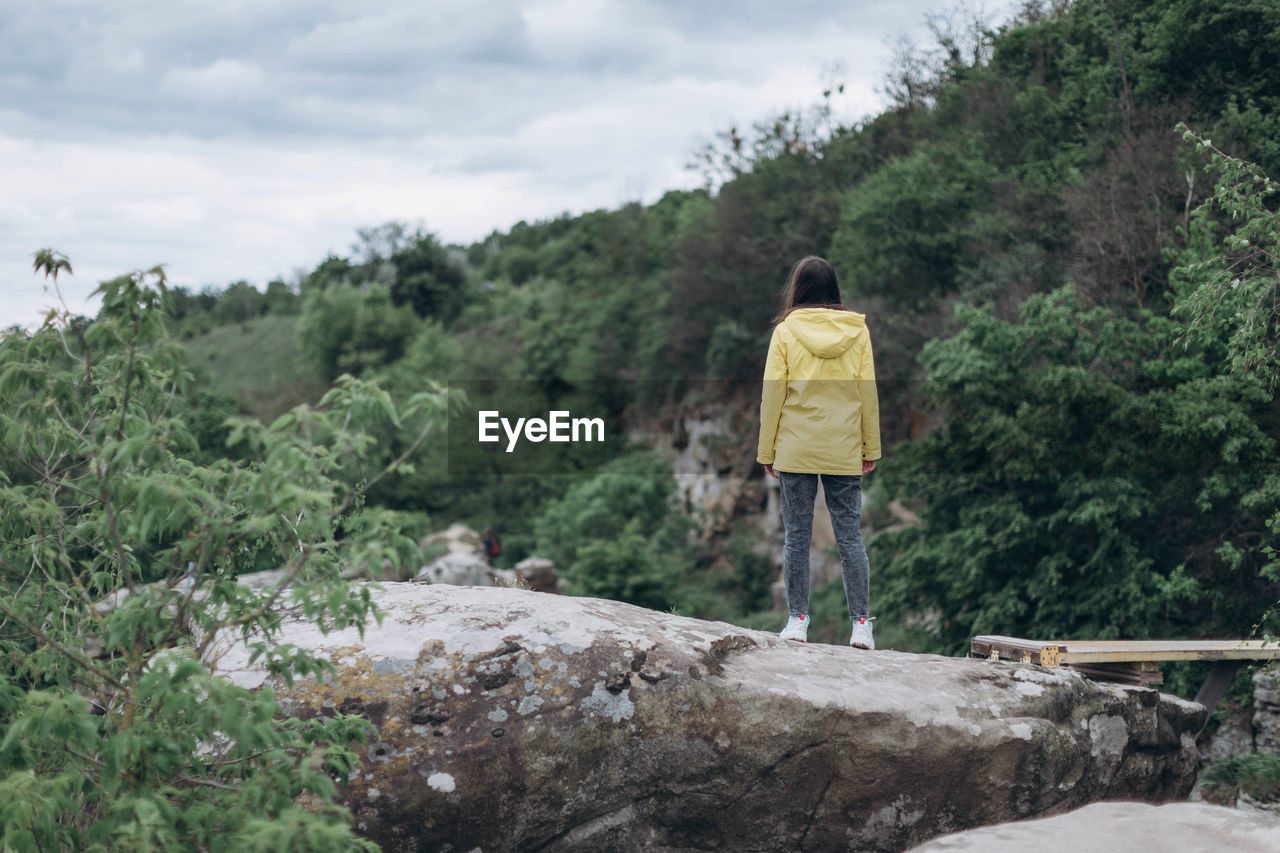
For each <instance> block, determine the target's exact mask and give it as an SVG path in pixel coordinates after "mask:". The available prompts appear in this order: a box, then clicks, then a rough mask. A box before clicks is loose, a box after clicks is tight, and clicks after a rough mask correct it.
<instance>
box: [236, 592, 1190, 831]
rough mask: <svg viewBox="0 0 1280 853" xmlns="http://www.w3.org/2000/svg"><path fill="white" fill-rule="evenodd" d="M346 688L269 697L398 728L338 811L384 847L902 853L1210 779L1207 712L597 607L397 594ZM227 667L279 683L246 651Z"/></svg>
mask: <svg viewBox="0 0 1280 853" xmlns="http://www.w3.org/2000/svg"><path fill="white" fill-rule="evenodd" d="M374 598H375V600H376V601H377V603H378V605H379V606H380V607H381V608H382V609H383V611H384V612H385V613H386V617H385V619H384V620H383V622H382V624H381V625H380V626H375V625H370V626H369V627H368V628H367V629H366V631H365V634H364V637H363V639H361V638H360V637H359V636H358V635H357V634H356V632H355V631H354V630H352V631H344V632H337V633H333V634H329V635H327V636H325V635H321V634H320V633H319V632H318V631H317V630H316V629H315V628H314V627H313V626H312V625H310V624H309V623H307V622H305V621H303V620H301V619H300V618H297V617H294V616H288V617H286V622H285V629H284V636H283V637H282V640H283V641H285V642H290V643H297V644H299V645H301V646H304V647H308V648H312V649H319V650H322V651H324V652H326V653H328V654H329V655H330V656H331V658H332V660H333V662H334V663H335V664H336V666H337V669H338V677H337V678H336V680H331V681H329V682H327V683H325V684H323V685H317V684H315V683H314V682H306V683H301V684H296V685H295V686H294V688H293V689H292V690H291V691H286V690H284V688H283V686H282V685H275V687H276V689H277V690H278V691H280V692H281V693H282V694H283V695H284V696H285V698H286V701H287V702H288V703H290V707H291V708H292V710H293V712H294V713H296V714H298V715H299V716H302V717H307V716H310V715H316V714H321V715H325V714H332V713H334V712H335V711H336V710H341V711H343V712H345V713H357V714H361V715H363V716H365V717H367V718H368V719H369V720H370V721H371V722H372V723H373V724H374V725H375V726H376V727H377V729H378V736H377V739H376V740H375V741H374V742H373V743H371V744H369V746H368V752H367V755H368V760H367V762H366V763H365V765H364V767H363V769H362V770H361V771H360V772H359V775H358V776H356V778H354V779H353V780H352V782H351V784H350V785H349V786H348V787H347V789H346V790H345V792H344V797H345V799H346V801H347V802H348V803H349V804H350V805H351V807H352V808H353V809H354V811H355V814H356V816H357V821H358V824H359V829H360V831H361V832H363V833H365V834H366V835H367V836H369V837H370V838H372V839H374V840H376V841H378V842H379V843H380V844H382V845H383V849H385V850H387V851H389V853H391V851H428V850H431V851H437V850H438V851H448V850H453V851H469V850H473V849H476V848H479V849H482V850H484V851H486V852H487V853H488V851H500V850H527V849H547V850H561V851H593V853H594V851H599V850H605V849H642V848H659V849H660V848H678V849H688V848H696V849H750V850H793V849H812V850H837V849H856V850H885V851H889V850H892V851H898V850H902V849H904V848H905V847H908V846H910V845H912V844H918V843H920V842H923V841H925V840H927V839H929V838H932V837H934V836H937V835H940V834H942V833H946V832H952V831H955V830H960V829H964V828H967V827H973V826H979V825H985V824H991V823H998V822H1001V821H1008V820H1013V819H1017V818H1024V817H1031V816H1036V815H1042V814H1051V813H1056V812H1061V811H1064V810H1066V809H1070V808H1074V807H1076V806H1080V805H1083V804H1086V803H1089V802H1092V801H1095V800H1099V799H1116V798H1124V799H1138V800H1148V801H1153V802H1160V801H1164V800H1168V799H1172V798H1178V797H1184V796H1185V795H1186V793H1187V791H1188V790H1189V789H1190V787H1191V784H1192V782H1193V781H1194V774H1195V767H1196V752H1195V743H1194V734H1195V732H1196V731H1197V730H1198V729H1199V727H1200V725H1201V723H1202V722H1203V719H1204V716H1205V711H1204V709H1203V708H1202V707H1201V706H1199V705H1196V704H1193V703H1190V702H1185V701H1182V700H1180V699H1177V698H1175V697H1172V696H1167V695H1163V694H1160V693H1158V692H1156V691H1154V690H1150V689H1144V688H1135V687H1123V686H1118V685H1108V684H1098V683H1093V682H1090V681H1088V680H1086V679H1084V678H1083V677H1082V676H1080V675H1079V674H1076V673H1072V672H1068V671H1065V670H1046V669H1040V668H1037V667H1032V666H1024V665H1021V664H1008V663H989V662H986V661H982V660H964V659H953V658H943V657H935V656H921V655H911V654H903V653H898V652H890V651H877V652H863V651H858V650H854V649H850V648H848V647H838V646H826V645H818V644H809V645H800V644H795V643H791V644H788V643H784V642H782V641H780V640H779V639H778V638H777V637H776V635H774V634H770V633H765V632H762V631H750V630H744V629H740V628H736V627H734V626H732V625H727V624H724V623H718V622H704V621H701V620H697V619H689V618H683V617H680V616H675V615H672V614H669V613H658V612H654V611H650V610H645V609H642V608H638V607H633V606H630V605H626V604H620V603H617V602H611V601H602V600H598V599H587V598H570V597H563V596H549V595H539V594H537V593H533V592H529V591H525V590H518V589H505V588H471V587H449V586H436V585H426V586H424V585H420V584H393V583H388V584H385V585H384V589H383V590H382V591H379V592H375V593H374ZM218 653H219V654H221V659H220V661H219V666H220V668H221V670H222V671H223V672H224V673H225V674H226V675H227V676H228V677H230V678H233V679H235V680H236V681H238V682H240V683H242V684H245V685H248V686H258V685H261V684H263V683H264V682H265V681H266V676H265V674H264V673H263V672H262V671H261V670H260V669H258V668H256V667H251V666H250V665H249V664H248V654H247V652H246V651H245V649H244V648H243V647H242V646H239V645H236V644H235V643H234V642H233V641H231V640H230V639H229V640H228V642H227V644H226V645H224V646H222V647H221V648H220V649H219V650H218Z"/></svg>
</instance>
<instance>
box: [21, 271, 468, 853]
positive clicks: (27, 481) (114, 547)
mask: <svg viewBox="0 0 1280 853" xmlns="http://www.w3.org/2000/svg"><path fill="white" fill-rule="evenodd" d="M36 266H37V268H38V269H41V270H43V271H44V272H45V273H46V275H48V276H50V277H51V278H52V280H53V282H54V285H55V287H56V285H57V277H58V275H59V274H60V273H65V272H70V265H69V263H67V262H66V259H65V258H63V257H61V256H59V255H57V254H56V253H53V252H49V251H43V252H40V253H38V256H37V259H36ZM97 295H100V296H101V298H102V305H101V309H100V311H99V313H98V315H97V317H96V318H94V319H93V320H84V319H82V318H75V317H73V316H71V314H70V312H69V311H68V310H66V309H61V310H54V311H51V312H50V313H49V315H48V317H47V318H46V321H45V323H44V325H43V326H42V327H41V328H40V329H39V330H37V331H35V332H33V333H30V334H27V333H17V332H15V333H10V334H7V335H6V336H5V337H4V338H3V340H0V401H3V402H2V405H0V459H2V460H3V461H2V462H0V530H3V531H4V534H3V536H2V537H0V848H3V849H6V850H55V849H59V850H107V849H129V850H172V849H186V848H191V849H201V850H211V851H217V850H225V851H232V850H264V849H278V850H335V851H337V850H351V849H371V846H370V845H368V844H365V843H363V842H360V841H359V840H358V839H357V838H356V836H355V835H354V831H353V829H352V826H351V819H350V815H349V814H348V813H347V812H346V811H345V810H344V809H342V808H341V807H339V806H338V805H337V803H336V800H335V798H336V793H337V787H336V786H337V784H339V783H341V782H342V781H343V780H344V779H346V778H347V777H348V775H349V773H350V772H351V770H352V768H353V767H354V766H355V762H356V754H355V752H354V751H353V749H352V744H353V743H354V742H358V741H360V740H362V739H363V738H364V737H365V736H366V735H367V734H368V732H369V730H370V727H369V726H368V724H367V723H366V722H364V721H361V720H356V719H351V718H346V717H343V716H338V717H335V718H332V719H324V720H319V719H318V720H312V721H307V722H303V721H301V720H297V719H293V718H290V717H287V716H285V715H284V714H283V711H282V708H281V706H280V704H279V703H278V702H277V700H276V698H275V696H274V694H273V692H272V690H270V689H268V688H264V689H261V690H258V691H256V692H251V691H248V690H245V689H242V688H240V687H237V686H236V685H234V684H232V683H231V682H230V681H227V680H224V679H222V678H220V677H217V676H216V675H215V673H214V668H213V666H212V665H211V664H210V663H209V661H210V654H209V653H210V649H211V648H212V646H213V644H214V643H215V642H216V641H219V640H224V641H225V640H229V639H234V638H243V640H244V641H246V642H248V643H250V645H251V647H252V648H253V650H254V656H255V658H256V659H257V660H259V662H260V663H261V665H263V666H265V667H266V668H267V669H268V671H269V672H271V673H272V674H274V675H275V676H276V677H278V678H280V679H283V680H284V681H285V682H292V680H293V679H296V678H300V677H306V676H323V675H324V674H325V673H326V672H329V671H331V667H330V666H329V665H328V664H327V662H326V661H325V660H323V659H320V658H317V657H315V656H313V655H312V654H310V653H309V652H307V651H306V650H303V649H298V648H293V647H290V646H288V645H284V644H281V643H280V641H279V629H280V625H281V615H280V611H281V608H282V607H283V606H284V605H285V604H286V602H287V603H289V604H290V605H291V606H293V607H297V608H299V609H300V611H301V612H302V613H303V614H304V615H305V616H306V618H308V619H311V620H312V621H314V622H315V623H316V625H317V626H319V627H320V629H321V630H329V629H336V628H342V627H346V626H363V624H364V622H365V620H366V619H367V618H369V617H370V616H373V615H374V608H373V605H372V602H371V599H370V597H369V593H368V590H367V589H364V588H357V587H353V586H351V585H350V584H349V582H348V581H346V580H344V579H343V572H344V569H345V568H347V567H349V566H351V565H352V564H353V563H355V562H356V561H359V560H369V561H381V560H382V559H383V558H386V557H390V558H395V559H400V560H409V559H415V560H416V559H418V558H420V554H417V553H416V551H417V549H416V546H415V545H414V543H413V542H412V541H411V540H409V539H408V538H407V537H405V536H403V535H401V534H399V533H398V532H397V530H396V529H395V528H394V527H392V526H389V525H388V523H387V519H386V518H385V517H384V516H383V515H382V514H381V513H378V512H376V511H370V510H363V511H361V510H360V509H359V505H360V503H361V501H362V496H363V494H364V490H365V488H367V484H366V485H361V486H357V485H353V484H352V482H351V481H350V478H349V474H350V472H351V469H352V467H353V465H356V464H358V462H359V460H360V459H362V458H363V457H365V456H367V455H368V453H369V452H370V449H371V443H372V442H371V439H370V437H369V434H368V432H367V431H366V428H365V427H366V425H370V424H377V423H380V422H383V421H386V422H391V423H398V422H399V421H400V418H401V417H418V416H421V415H422V414H423V413H426V414H427V418H426V423H427V426H426V427H425V428H424V431H423V433H422V435H421V436H420V438H419V441H421V439H422V438H424V437H425V435H426V433H427V432H428V431H429V430H431V429H434V428H436V427H437V426H438V425H439V423H440V414H441V411H442V406H443V401H442V398H441V395H439V394H437V393H424V394H422V395H419V396H418V397H416V398H414V399H413V400H411V401H410V402H409V404H408V405H407V406H406V407H405V409H404V411H397V410H396V408H395V406H394V405H393V404H392V402H391V399H390V397H389V395H387V394H386V392H384V391H381V390H380V389H378V388H377V387H376V386H374V385H371V384H369V383H364V382H359V381H356V380H350V379H347V380H344V381H342V382H340V383H339V384H338V386H337V387H336V388H334V389H333V390H332V391H331V392H330V393H329V394H328V395H326V397H325V399H324V400H323V402H322V405H321V407H320V408H318V409H311V408H308V407H305V406H303V407H298V408H296V409H294V410H293V411H292V412H290V413H289V414H287V415H284V416H282V417H281V418H279V419H277V420H276V421H275V422H274V423H272V424H271V425H269V426H266V425H263V424H261V423H259V422H257V421H253V420H239V421H235V420H233V421H232V422H231V427H232V433H231V435H230V438H229V441H230V443H231V444H234V445H238V446H242V447H244V448H245V453H246V454H247V455H248V456H249V457H250V459H251V462H249V463H241V462H236V461H231V460H227V459H217V460H215V461H213V462H210V463H209V464H203V463H202V462H201V461H199V459H200V455H199V453H200V448H199V447H198V446H196V444H195V442H194V440H193V436H192V432H191V430H190V428H189V425H188V424H187V423H186V422H185V421H184V420H183V418H182V417H181V416H180V415H181V412H182V406H181V405H180V404H179V403H180V398H181V397H182V396H183V395H184V394H185V393H186V386H187V384H188V382H189V379H190V376H189V374H188V373H187V371H186V369H185V367H184V364H183V353H184V350H183V349H182V348H181V347H180V346H177V345H176V344H174V343H172V342H170V341H169V340H168V339H167V338H166V336H165V330H164V322H163V315H164V312H165V311H166V310H167V307H168V303H169V300H170V296H171V294H170V291H169V289H168V287H167V283H166V281H165V276H164V271H163V269H161V268H159V267H157V268H154V269H152V270H149V271H147V272H145V273H143V272H137V273H133V274H130V275H126V276H122V277H120V278H117V279H114V280H112V281H108V282H105V283H103V284H102V285H101V286H100V287H99V288H98V290H97ZM415 446H416V445H415ZM413 449H414V448H412V447H411V448H410V449H409V451H412V450H413ZM408 456H409V452H406V454H404V455H402V457H400V458H398V459H396V460H393V461H392V463H391V464H390V465H389V466H388V467H387V470H388V471H395V470H399V469H401V468H403V467H404V466H406V465H407V464H408V461H407V459H408ZM378 476H379V475H376V474H375V475H374V477H373V478H371V481H372V480H376V479H377V478H378ZM244 547H252V548H255V549H259V550H265V551H268V552H270V553H271V554H273V555H274V559H275V563H274V564H275V565H276V566H277V567H278V568H279V569H280V570H281V571H280V577H279V580H278V582H277V583H275V584H274V585H271V586H269V587H267V588H265V589H261V590H255V589H250V588H249V587H247V586H242V585H240V584H238V583H237V581H236V577H235V567H236V564H237V562H238V558H237V551H238V549H242V548H244Z"/></svg>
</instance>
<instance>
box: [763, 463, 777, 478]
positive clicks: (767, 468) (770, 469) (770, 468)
mask: <svg viewBox="0 0 1280 853" xmlns="http://www.w3.org/2000/svg"><path fill="white" fill-rule="evenodd" d="M764 471H765V473H766V474H768V475H769V476H770V477H772V478H773V479H775V480H776V479H778V475H777V474H775V473H773V466H772V465H766V466H764Z"/></svg>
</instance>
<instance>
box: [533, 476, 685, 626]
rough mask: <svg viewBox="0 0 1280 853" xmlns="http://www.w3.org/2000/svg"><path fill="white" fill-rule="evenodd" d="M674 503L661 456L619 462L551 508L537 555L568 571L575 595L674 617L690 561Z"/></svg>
mask: <svg viewBox="0 0 1280 853" xmlns="http://www.w3.org/2000/svg"><path fill="white" fill-rule="evenodd" d="M674 496H675V483H674V481H673V480H672V477H671V469H670V466H669V465H668V464H667V462H666V460H664V459H663V458H662V457H661V456H658V455H657V454H654V453H633V454H630V455H627V456H622V457H619V458H618V459H615V460H614V461H612V462H610V463H609V464H607V465H604V466H603V467H601V468H600V470H599V471H598V472H596V473H595V474H593V475H591V476H590V477H587V478H586V479H583V480H581V481H580V482H578V483H575V484H574V485H573V486H572V487H571V488H570V489H569V490H568V491H567V492H566V493H565V495H564V497H562V498H560V499H559V500H557V501H554V502H552V503H551V504H550V505H549V506H548V507H547V508H546V510H545V511H544V512H543V514H542V516H541V517H540V518H539V519H538V521H537V523H536V524H535V531H536V534H537V541H538V549H537V553H538V554H540V555H543V556H546V557H549V558H550V559H551V560H553V561H554V562H555V563H556V564H557V565H559V566H563V567H564V569H565V574H566V577H567V579H568V581H569V584H570V590H571V591H572V592H573V593H575V594H577V595H594V596H600V597H603V598H613V599H617V600H620V601H628V602H631V603H632V604H639V605H641V606H644V607H651V608H654V609H659V610H666V609H669V608H670V607H671V606H672V605H673V604H675V603H676V600H677V593H676V588H675V587H676V582H677V581H678V579H679V578H678V575H677V574H676V570H677V567H679V566H680V565H681V564H682V563H684V562H685V559H684V558H686V557H687V549H686V548H685V547H684V545H683V536H684V534H685V532H686V530H687V525H686V522H685V521H684V520H683V519H682V518H681V516H680V515H679V514H678V513H677V512H676V511H675V507H674V505H673V499H674Z"/></svg>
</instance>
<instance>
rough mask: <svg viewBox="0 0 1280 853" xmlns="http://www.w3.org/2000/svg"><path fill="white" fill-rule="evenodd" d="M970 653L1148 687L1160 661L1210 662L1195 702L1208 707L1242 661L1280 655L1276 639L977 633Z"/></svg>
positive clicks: (1156, 680)
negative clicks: (1087, 637)
mask: <svg viewBox="0 0 1280 853" xmlns="http://www.w3.org/2000/svg"><path fill="white" fill-rule="evenodd" d="M969 655H970V657H982V658H987V659H988V660H993V661H999V660H1006V661H1015V662H1020V663H1030V664H1035V665H1037V666H1051V667H1052V666H1065V667H1070V668H1072V669H1075V670H1078V671H1080V672H1081V673H1083V674H1084V675H1086V676H1088V677H1089V678H1096V679H1099V680H1105V681H1119V682H1122V683H1127V684H1142V685H1146V686H1152V685H1157V684H1162V683H1163V682H1164V676H1163V675H1161V673H1160V666H1159V665H1160V664H1161V663H1162V662H1164V661H1180V660H1190V661H1210V662H1213V667H1212V668H1211V669H1210V671H1209V675H1208V677H1206V678H1205V682H1204V685H1203V686H1202V687H1201V688H1200V692H1199V693H1197V694H1196V701H1197V702H1199V703H1200V704H1202V705H1204V706H1205V707H1206V708H1208V709H1209V710H1210V711H1213V709H1214V707H1215V706H1216V705H1217V704H1218V700H1220V699H1221V698H1222V695H1223V694H1224V693H1225V692H1226V690H1227V687H1228V686H1230V684H1231V679H1232V677H1233V676H1234V675H1235V672H1236V670H1237V669H1239V668H1240V666H1241V665H1242V664H1244V663H1245V662H1246V661H1269V660H1280V644H1278V643H1274V642H1272V643H1267V642H1265V641H1263V640H1027V639H1023V638H1021V637H1002V636H998V635H983V636H978V637H974V638H973V640H972V641H971V642H970V644H969Z"/></svg>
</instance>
